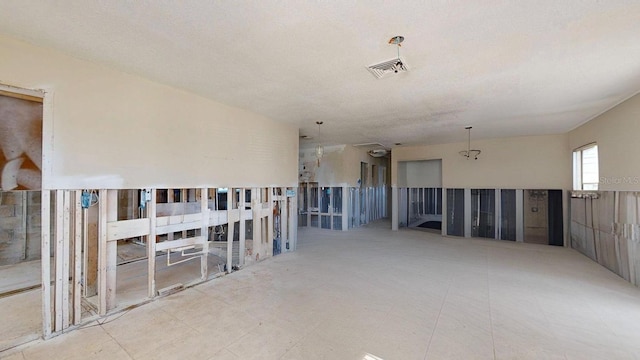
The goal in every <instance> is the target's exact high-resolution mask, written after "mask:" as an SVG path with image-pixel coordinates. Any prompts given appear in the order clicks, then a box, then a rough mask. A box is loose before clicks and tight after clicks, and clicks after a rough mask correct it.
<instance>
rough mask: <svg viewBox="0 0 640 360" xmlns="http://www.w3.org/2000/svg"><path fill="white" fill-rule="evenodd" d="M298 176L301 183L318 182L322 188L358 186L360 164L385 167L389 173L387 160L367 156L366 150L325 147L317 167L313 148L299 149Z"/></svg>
mask: <svg viewBox="0 0 640 360" xmlns="http://www.w3.org/2000/svg"><path fill="white" fill-rule="evenodd" d="M299 159H300V160H299V161H300V162H299V174H300V175H302V176H301V177H300V180H301V181H311V182H318V183H319V184H320V185H323V186H350V187H356V186H358V179H360V163H361V162H366V163H367V164H369V172H370V173H371V165H376V166H385V167H386V169H387V173H388V171H389V165H388V161H389V160H388V159H387V158H374V157H372V156H369V154H368V153H367V150H366V149H361V148H356V147H354V146H351V145H334V146H325V148H324V156H323V157H322V160H321V161H320V166H318V165H317V160H316V155H315V148H303V149H300V154H299ZM387 182H388V181H387Z"/></svg>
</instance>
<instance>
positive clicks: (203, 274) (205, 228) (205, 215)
mask: <svg viewBox="0 0 640 360" xmlns="http://www.w3.org/2000/svg"><path fill="white" fill-rule="evenodd" d="M208 192H209V191H208V189H207V188H204V189H202V190H200V212H201V214H202V226H201V227H200V236H201V237H202V238H203V239H204V243H203V244H202V255H200V279H201V280H202V281H205V280H207V276H208V275H209V270H208V263H207V261H208V260H207V259H208V256H209V241H208V240H209V236H208V235H209V199H208V197H207V193H208ZM231 240H233V239H231Z"/></svg>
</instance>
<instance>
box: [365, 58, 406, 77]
mask: <svg viewBox="0 0 640 360" xmlns="http://www.w3.org/2000/svg"><path fill="white" fill-rule="evenodd" d="M367 70H369V72H370V73H371V74H373V76H375V77H376V78H378V79H382V78H383V77H385V76H386V75H388V74H397V73H399V72H406V71H407V65H406V64H405V62H404V61H402V59H400V58H395V59H391V60H387V61H384V62H381V63H379V64H373V65H369V66H367Z"/></svg>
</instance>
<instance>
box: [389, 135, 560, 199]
mask: <svg viewBox="0 0 640 360" xmlns="http://www.w3.org/2000/svg"><path fill="white" fill-rule="evenodd" d="M471 145H472V148H474V149H480V150H481V151H482V154H481V155H480V156H479V158H478V160H473V159H469V160H467V159H466V158H465V157H463V156H461V155H460V154H459V151H461V150H465V149H466V148H467V144H466V143H456V144H443V145H427V146H410V147H409V146H406V147H398V148H394V149H393V151H392V153H391V154H392V161H391V162H392V169H391V171H392V184H393V185H394V186H396V185H397V179H398V177H397V171H398V166H397V165H398V161H411V160H431V159H442V185H443V187H446V188H503V189H570V188H571V184H572V183H571V176H572V174H571V166H572V165H571V150H570V148H569V141H568V135H567V134H563V135H545V136H524V137H511V138H502V139H491V140H481V141H472V142H471Z"/></svg>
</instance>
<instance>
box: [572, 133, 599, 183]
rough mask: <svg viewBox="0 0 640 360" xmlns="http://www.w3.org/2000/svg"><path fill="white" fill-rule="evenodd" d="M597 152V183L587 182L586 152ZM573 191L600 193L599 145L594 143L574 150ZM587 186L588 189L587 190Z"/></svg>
mask: <svg viewBox="0 0 640 360" xmlns="http://www.w3.org/2000/svg"><path fill="white" fill-rule="evenodd" d="M594 148H595V151H596V162H595V165H596V169H595V170H596V182H588V183H587V182H585V181H584V178H585V166H584V165H585V162H584V152H585V151H586V150H590V149H594ZM572 159H573V190H576V191H598V188H599V185H600V177H599V176H600V153H599V151H598V143H596V142H592V143H589V144H586V145H583V146H580V147H578V148H576V149H574V150H573V153H572ZM585 185H588V188H587V189H585Z"/></svg>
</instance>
